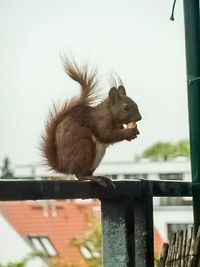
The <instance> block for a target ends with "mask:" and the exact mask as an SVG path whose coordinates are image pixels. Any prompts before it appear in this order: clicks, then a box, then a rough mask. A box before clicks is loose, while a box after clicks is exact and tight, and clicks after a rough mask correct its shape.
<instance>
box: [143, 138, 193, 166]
mask: <svg viewBox="0 0 200 267" xmlns="http://www.w3.org/2000/svg"><path fill="white" fill-rule="evenodd" d="M180 156H183V157H187V158H189V157H190V151H189V141H188V140H181V141H179V142H177V143H175V144H173V143H170V142H157V143H155V144H153V145H152V146H151V147H149V148H147V149H146V150H145V151H144V152H143V154H142V156H141V157H142V158H149V159H152V160H164V161H166V160H170V159H173V158H176V157H180Z"/></svg>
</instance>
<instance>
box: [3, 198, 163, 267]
mask: <svg viewBox="0 0 200 267" xmlns="http://www.w3.org/2000/svg"><path fill="white" fill-rule="evenodd" d="M0 212H1V213H2V214H3V216H4V217H5V218H6V219H7V220H8V221H9V222H10V223H11V224H12V225H13V227H14V228H15V229H16V230H17V231H18V232H19V233H20V234H21V235H22V236H23V237H24V238H27V236H31V235H32V236H47V237H48V238H49V240H50V241H51V243H52V244H53V246H54V248H55V249H56V251H57V252H58V255H59V257H57V258H54V260H55V261H57V260H58V261H59V263H56V267H60V266H62V263H63V265H64V264H66V262H67V263H74V264H75V265H76V266H78V267H85V266H86V264H85V261H84V259H83V256H82V254H81V253H80V251H79V250H78V249H77V248H76V247H74V246H73V245H72V244H71V240H72V239H73V238H74V237H83V236H84V235H85V233H86V232H87V231H88V230H89V229H90V228H91V225H92V222H93V219H94V218H95V217H96V216H98V217H99V216H100V202H99V201H97V200H95V201H91V202H87V203H86V204H81V203H80V202H77V201H73V200H67V201H46V202H43V201H21V202H18V201H15V202H0ZM162 244H163V240H162V238H161V237H160V236H159V234H158V232H157V231H156V230H154V250H155V252H156V254H158V253H159V252H160V250H161V247H162Z"/></svg>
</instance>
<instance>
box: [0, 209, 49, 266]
mask: <svg viewBox="0 0 200 267" xmlns="http://www.w3.org/2000/svg"><path fill="white" fill-rule="evenodd" d="M31 252H33V251H32V249H31V247H30V246H29V244H28V243H27V242H26V241H25V240H24V239H23V238H22V237H21V236H20V235H19V234H18V233H17V231H16V230H15V229H14V228H13V227H12V226H11V225H10V224H9V223H8V222H7V220H6V219H5V218H4V217H3V216H2V215H1V214H0V263H2V264H7V263H8V262H17V261H20V260H22V259H23V258H24V257H26V256H27V255H28V254H29V253H31ZM47 266H48V265H47V264H46V263H45V262H44V261H43V260H42V259H41V258H39V257H37V258H35V259H33V260H31V261H30V262H29V263H28V264H27V267H47Z"/></svg>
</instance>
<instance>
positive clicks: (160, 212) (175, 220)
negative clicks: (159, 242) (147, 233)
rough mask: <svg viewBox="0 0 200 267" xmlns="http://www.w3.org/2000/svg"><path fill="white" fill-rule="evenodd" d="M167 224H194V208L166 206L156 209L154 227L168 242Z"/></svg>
mask: <svg viewBox="0 0 200 267" xmlns="http://www.w3.org/2000/svg"><path fill="white" fill-rule="evenodd" d="M167 224H193V209H192V206H166V207H155V208H154V226H155V227H156V229H157V230H158V232H159V234H160V236H161V237H162V238H163V239H164V240H165V241H167V238H168V236H167V234H168V233H167Z"/></svg>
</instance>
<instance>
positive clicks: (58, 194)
mask: <svg viewBox="0 0 200 267" xmlns="http://www.w3.org/2000/svg"><path fill="white" fill-rule="evenodd" d="M114 183H115V185H116V189H114V188H112V187H106V188H105V187H102V186H100V185H99V184H98V183H95V182H79V181H65V180H64V181H63V180H40V181H34V180H28V181H27V180H1V181H0V201H14V200H40V199H76V198H82V199H87V198H92V199H95V198H98V199H100V201H101V211H102V212H101V214H102V232H103V266H104V267H130V266H131V267H153V266H154V241H153V197H174V196H176V197H183V196H185V197H187V196H192V184H191V183H189V182H176V181H174V182H172V181H147V180H140V181H115V182H114Z"/></svg>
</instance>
